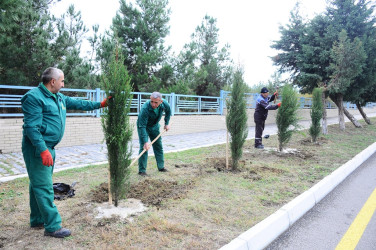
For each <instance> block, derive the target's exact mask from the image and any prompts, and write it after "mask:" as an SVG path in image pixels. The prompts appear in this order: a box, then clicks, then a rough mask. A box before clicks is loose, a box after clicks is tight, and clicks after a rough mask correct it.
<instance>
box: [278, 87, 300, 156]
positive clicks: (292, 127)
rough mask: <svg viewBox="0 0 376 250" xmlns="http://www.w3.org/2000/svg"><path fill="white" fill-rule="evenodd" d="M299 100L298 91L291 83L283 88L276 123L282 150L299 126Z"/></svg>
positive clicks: (280, 149) (279, 146)
mask: <svg viewBox="0 0 376 250" xmlns="http://www.w3.org/2000/svg"><path fill="white" fill-rule="evenodd" d="M298 109H299V100H298V95H297V93H296V91H295V90H294V89H293V87H292V86H291V85H285V86H284V87H283V89H282V103H281V107H280V108H278V112H277V117H276V124H277V128H278V143H279V145H278V149H279V151H280V152H282V151H283V148H284V147H285V146H286V144H287V143H288V142H289V141H290V139H291V136H292V134H293V133H294V132H295V131H297V129H298V127H299V124H298V122H299V118H298Z"/></svg>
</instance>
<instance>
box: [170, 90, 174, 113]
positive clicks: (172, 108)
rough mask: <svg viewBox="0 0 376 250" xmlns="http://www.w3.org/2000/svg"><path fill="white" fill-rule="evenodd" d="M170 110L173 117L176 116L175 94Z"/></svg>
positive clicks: (172, 96)
mask: <svg viewBox="0 0 376 250" xmlns="http://www.w3.org/2000/svg"><path fill="white" fill-rule="evenodd" d="M170 108H171V115H172V116H174V115H175V93H174V92H172V93H171V103H170Z"/></svg>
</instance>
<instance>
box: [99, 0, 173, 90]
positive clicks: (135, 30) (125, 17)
mask: <svg viewBox="0 0 376 250" xmlns="http://www.w3.org/2000/svg"><path fill="white" fill-rule="evenodd" d="M136 5H137V6H133V5H132V3H127V2H126V1H125V0H121V1H120V10H119V12H118V14H117V15H116V17H115V18H114V19H113V23H112V32H113V34H110V37H109V38H105V39H103V44H102V46H101V48H100V49H99V53H98V54H99V55H101V56H109V55H110V51H112V48H113V47H114V45H113V41H114V40H116V37H119V40H120V43H121V47H122V49H123V50H122V51H123V52H122V53H123V56H124V64H125V66H126V68H127V70H128V72H129V75H130V76H131V77H132V82H133V84H134V90H135V91H146V92H151V91H154V90H155V89H159V88H160V87H161V84H162V80H161V78H160V77H157V73H158V72H159V71H160V70H162V71H164V72H161V73H160V76H161V75H163V76H166V74H165V73H166V69H165V68H164V67H162V65H163V64H164V62H165V59H166V55H167V53H168V50H169V48H165V46H164V38H165V37H166V36H167V34H168V33H169V26H168V22H169V20H170V17H169V15H170V10H169V9H167V5H168V0H136ZM106 61H107V62H108V57H106V58H104V59H102V64H106V63H107V62H106ZM161 68H162V69H161Z"/></svg>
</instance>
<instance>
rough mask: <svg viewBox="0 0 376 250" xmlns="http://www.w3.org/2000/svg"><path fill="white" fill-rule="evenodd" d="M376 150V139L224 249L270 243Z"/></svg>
mask: <svg viewBox="0 0 376 250" xmlns="http://www.w3.org/2000/svg"><path fill="white" fill-rule="evenodd" d="M375 152H376V142H375V143H373V144H372V145H370V146H368V147H367V148H366V149H365V150H363V151H362V152H360V153H359V154H357V155H356V156H355V157H354V158H352V159H351V160H350V161H348V162H346V163H345V164H344V165H342V166H341V167H339V168H338V169H336V170H335V171H334V172H333V173H331V174H330V175H328V176H326V177H325V178H324V179H322V180H321V181H320V182H319V183H317V184H316V185H314V186H313V187H312V188H310V189H309V190H307V191H306V192H304V193H302V194H301V195H299V196H298V197H296V198H295V199H294V200H292V201H290V202H289V203H287V204H286V205H285V206H283V207H282V208H280V209H279V210H278V211H277V212H275V213H274V214H272V215H270V216H269V217H267V218H266V219H264V220H263V221H261V222H259V223H258V224H256V225H255V226H253V227H252V228H250V229H248V230H247V231H246V232H244V233H242V234H241V235H239V236H238V237H237V238H235V239H234V240H232V241H231V242H230V243H228V244H227V245H224V246H223V247H221V248H220V249H221V250H230V249H231V250H232V249H236V250H256V249H263V248H265V247H267V246H268V245H269V244H270V243H272V242H273V241H274V240H275V239H277V238H278V237H279V236H280V235H281V234H282V233H284V232H285V231H286V230H287V229H288V228H290V227H291V226H292V225H293V224H294V223H295V222H296V221H297V220H299V219H300V218H301V217H302V216H303V215H304V214H305V213H307V212H308V211H309V210H310V209H311V208H312V207H314V206H315V205H316V204H317V203H319V202H320V201H321V200H322V199H323V198H324V197H325V196H326V195H327V194H329V193H330V192H331V191H332V190H333V189H334V188H335V187H336V186H338V184H340V183H341V182H342V181H343V180H344V179H346V177H347V176H349V175H350V174H351V173H352V172H353V171H354V170H355V169H357V168H358V167H359V166H360V165H362V163H363V162H365V161H366V160H367V159H368V158H369V157H371V156H372V155H373V154H374V153H375Z"/></svg>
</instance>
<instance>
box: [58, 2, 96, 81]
mask: <svg viewBox="0 0 376 250" xmlns="http://www.w3.org/2000/svg"><path fill="white" fill-rule="evenodd" d="M56 21H57V30H58V39H57V40H56V45H55V47H54V48H56V55H57V56H58V58H61V60H60V61H58V68H60V69H61V70H63V72H64V76H65V83H66V84H67V86H69V88H95V87H98V81H97V77H96V75H95V74H94V66H93V65H92V64H91V62H90V60H89V59H87V58H82V57H81V55H80V54H81V45H82V42H83V39H84V36H85V34H87V32H88V29H87V28H86V27H85V25H84V23H83V21H82V19H81V12H80V11H78V12H76V10H75V8H74V5H70V6H69V8H68V10H67V12H66V13H65V14H63V15H62V16H61V17H60V18H58V19H56Z"/></svg>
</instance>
